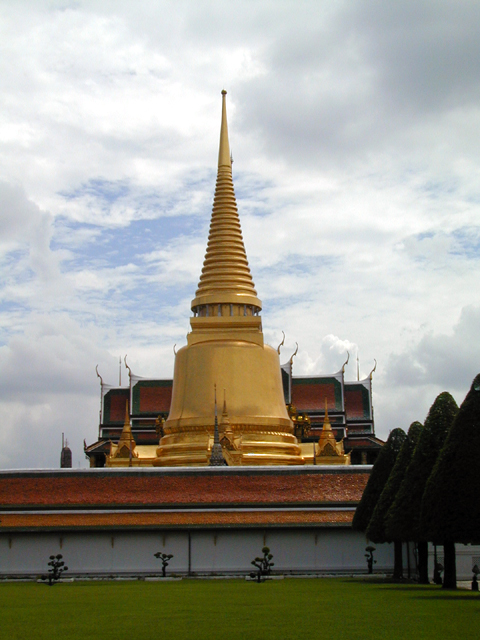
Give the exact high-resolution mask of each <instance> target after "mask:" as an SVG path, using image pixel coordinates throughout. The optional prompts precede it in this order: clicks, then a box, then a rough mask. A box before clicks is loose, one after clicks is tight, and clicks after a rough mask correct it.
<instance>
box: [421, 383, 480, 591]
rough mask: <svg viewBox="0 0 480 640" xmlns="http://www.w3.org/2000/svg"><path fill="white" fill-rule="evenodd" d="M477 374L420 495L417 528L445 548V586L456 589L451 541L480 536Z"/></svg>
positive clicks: (479, 398)
mask: <svg viewBox="0 0 480 640" xmlns="http://www.w3.org/2000/svg"><path fill="white" fill-rule="evenodd" d="M479 453H480V374H478V375H477V376H476V377H475V379H474V380H473V382H472V386H471V387H470V391H469V392H468V393H467V396H466V398H465V400H464V401H463V402H462V404H461V406H460V409H459V410H458V413H457V415H456V417H455V419H454V421H453V424H452V426H451V428H450V430H449V431H448V434H447V437H446V439H445V444H444V446H443V448H442V450H441V451H440V454H439V456H438V459H437V461H436V463H435V466H434V467H433V471H432V473H431V475H430V477H429V479H428V481H427V484H426V487H425V492H424V494H423V498H422V508H421V516H420V529H421V533H422V535H423V536H424V537H425V538H426V539H427V540H432V541H433V542H436V543H441V544H443V546H444V554H445V555H444V565H445V572H444V579H443V586H444V587H445V588H450V589H455V588H456V586H457V581H456V566H455V543H456V542H463V543H472V542H479V540H480V499H479V496H480V474H479V472H478V458H479Z"/></svg>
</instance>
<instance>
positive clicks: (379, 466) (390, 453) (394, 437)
mask: <svg viewBox="0 0 480 640" xmlns="http://www.w3.org/2000/svg"><path fill="white" fill-rule="evenodd" d="M406 437H407V436H406V434H405V431H403V429H394V430H393V431H391V432H390V435H389V436H388V439H387V441H386V443H385V444H384V445H383V447H382V448H381V450H380V453H379V454H378V458H377V459H376V461H375V464H374V465H373V469H372V473H371V475H370V478H369V479H368V482H367V486H366V487H365V491H364V492H363V495H362V499H361V500H360V502H359V503H358V507H357V509H356V511H355V515H354V516H353V521H352V528H353V529H356V530H357V531H366V530H367V527H368V524H369V522H370V519H371V517H372V515H373V511H374V509H375V506H376V504H377V502H378V499H379V498H380V496H381V494H382V491H383V489H384V487H385V485H386V483H387V480H388V476H389V475H390V472H391V471H392V468H393V466H394V464H395V460H396V459H397V456H398V453H399V451H400V449H401V448H402V444H403V442H404V440H405V439H406Z"/></svg>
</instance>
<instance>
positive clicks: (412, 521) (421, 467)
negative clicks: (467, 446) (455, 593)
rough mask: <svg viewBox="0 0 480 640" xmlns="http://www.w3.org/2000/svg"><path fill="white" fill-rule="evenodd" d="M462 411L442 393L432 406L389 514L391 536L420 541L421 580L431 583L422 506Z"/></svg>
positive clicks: (388, 521)
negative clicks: (433, 472) (430, 481)
mask: <svg viewBox="0 0 480 640" xmlns="http://www.w3.org/2000/svg"><path fill="white" fill-rule="evenodd" d="M457 412H458V406H457V403H456V402H455V400H454V399H453V398H452V396H451V395H450V394H449V393H448V392H446V391H444V392H443V393H440V394H439V395H438V396H437V398H436V399H435V402H434V403H433V404H432V406H431V407H430V411H429V412H428V415H427V418H426V420H425V426H424V428H423V429H422V431H421V433H420V437H419V440H418V444H417V446H416V447H415V451H414V452H413V456H412V459H411V461H410V464H409V465H408V468H407V469H406V471H405V476H404V478H403V482H402V484H401V486H400V488H399V490H398V492H397V496H396V498H395V500H394V502H393V504H392V506H391V507H390V510H389V512H388V514H387V515H386V517H385V529H386V535H387V537H388V538H392V539H393V537H394V536H399V537H400V539H401V540H404V541H407V540H411V541H413V542H416V543H417V549H418V572H419V582H420V583H422V584H428V582H429V580H428V541H427V539H424V538H423V537H422V535H421V534H420V526H419V525H420V508H421V503H422V496H423V492H424V491H425V485H426V484H427V480H428V478H429V476H430V474H431V472H432V469H433V466H434V464H435V461H436V459H437V458H438V454H439V453H440V449H441V448H442V446H443V444H444V442H445V438H446V435H447V432H448V430H449V428H450V427H451V425H452V423H453V420H454V418H455V416H456V415H457Z"/></svg>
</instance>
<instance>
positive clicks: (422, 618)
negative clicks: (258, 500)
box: [0, 578, 480, 640]
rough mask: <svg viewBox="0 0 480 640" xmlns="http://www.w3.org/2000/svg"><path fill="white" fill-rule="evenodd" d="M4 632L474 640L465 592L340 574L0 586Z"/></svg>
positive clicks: (477, 606) (471, 596)
mask: <svg viewBox="0 0 480 640" xmlns="http://www.w3.org/2000/svg"><path fill="white" fill-rule="evenodd" d="M0 607H1V609H2V611H1V619H0V638H8V640H16V639H17V638H18V639H19V640H30V639H32V640H33V639H35V640H36V639H39V640H41V639H43V638H66V639H68V638H81V639H88V638H95V640H110V639H115V640H117V639H121V638H128V639H129V640H143V639H146V638H160V639H162V638H169V639H170V638H172V639H175V640H180V639H182V640H183V639H184V638H185V639H187V640H189V639H192V640H194V639H195V640H215V639H217V638H222V640H235V639H237V638H239V639H240V638H241V639H242V640H250V639H252V638H259V639H263V638H265V639H266V638H268V639H271V638H275V639H277V638H278V639H279V640H290V639H293V638H301V639H302V640H307V639H309V638H325V639H326V640H336V639H337V638H338V639H340V638H341V639H342V640H357V639H358V640H369V639H370V638H375V639H382V640H389V639H397V638H398V639H399V640H400V639H401V640H405V639H407V640H427V639H429V638H432V640H433V639H435V640H439V639H443V638H445V639H446V638H448V639H449V640H450V639H452V638H473V637H477V636H478V629H479V627H480V596H479V595H478V594H477V593H472V592H469V591H455V592H444V591H442V589H441V588H439V587H435V586H430V587H421V586H416V585H396V584H386V583H381V582H367V581H365V582H363V581H359V580H347V579H341V578H335V579H285V580H274V581H270V582H266V583H263V584H256V583H251V582H245V581H243V580H182V581H180V582H144V581H135V582H76V583H65V584H57V585H55V586H53V587H48V586H46V585H44V584H36V583H20V584H12V583H3V584H0Z"/></svg>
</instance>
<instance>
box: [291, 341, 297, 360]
mask: <svg viewBox="0 0 480 640" xmlns="http://www.w3.org/2000/svg"><path fill="white" fill-rule="evenodd" d="M295 344H296V345H297V348H296V349H295V351H294V352H293V353H292V355H291V356H290V364H292V363H293V359H294V357H295V356H296V355H297V353H298V342H295Z"/></svg>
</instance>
